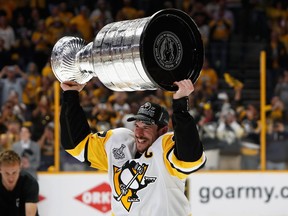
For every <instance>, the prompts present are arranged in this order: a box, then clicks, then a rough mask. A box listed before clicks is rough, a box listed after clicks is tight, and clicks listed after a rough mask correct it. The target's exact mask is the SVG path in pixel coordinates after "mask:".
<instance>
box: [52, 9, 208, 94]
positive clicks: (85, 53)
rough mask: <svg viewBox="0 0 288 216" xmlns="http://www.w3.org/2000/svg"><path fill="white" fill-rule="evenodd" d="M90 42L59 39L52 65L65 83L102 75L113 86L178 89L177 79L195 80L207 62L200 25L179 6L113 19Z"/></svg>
mask: <svg viewBox="0 0 288 216" xmlns="http://www.w3.org/2000/svg"><path fill="white" fill-rule="evenodd" d="M86 44H87V43H86V42H85V41H84V40H83V39H81V38H77V37H70V36H65V37H63V38H61V39H60V40H59V41H58V42H57V43H56V44H55V46H54V48H53V50H52V54H51V66H52V70H53V72H54V74H55V76H56V78H57V79H58V80H59V81H60V82H64V81H75V82H77V83H80V84H83V83H86V82H88V81H89V80H90V79H91V78H93V77H98V79H99V80H100V81H101V83H103V84H104V85H105V86H106V87H107V88H109V89H111V90H113V91H142V90H155V89H157V88H160V89H162V90H166V91H176V90H177V86H175V85H173V83H174V82H175V81H180V80H183V79H191V81H192V82H193V83H195V82H196V80H197V78H198V77H199V75H200V71H201V68H202V65H203V58H204V49H203V43H202V39H201V35H200V32H199V30H198V27H197V25H196V24H195V23H194V21H193V20H192V19H191V17H190V16H189V15H187V14H186V13H184V12H182V11H180V10H177V9H164V10H161V11H158V12H156V13H155V14H153V15H152V16H151V17H145V18H140V19H135V20H125V21H119V22H114V23H110V24H107V25H106V26H104V27H103V28H102V29H101V30H100V31H99V33H98V34H97V35H96V37H95V38H94V41H93V42H90V43H88V44H87V45H86Z"/></svg>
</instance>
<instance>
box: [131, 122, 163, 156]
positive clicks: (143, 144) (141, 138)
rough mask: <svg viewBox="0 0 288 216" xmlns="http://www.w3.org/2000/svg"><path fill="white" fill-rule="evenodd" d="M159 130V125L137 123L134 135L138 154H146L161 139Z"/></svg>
mask: <svg viewBox="0 0 288 216" xmlns="http://www.w3.org/2000/svg"><path fill="white" fill-rule="evenodd" d="M157 128H158V126H157V125H147V124H145V123H143V122H141V121H136V122H135V129H134V134H135V141H136V148H137V151H138V152H140V153H143V152H145V151H146V150H147V149H148V148H149V146H151V145H152V143H153V142H154V141H155V140H156V139H157V138H158V137H159V134H158V130H157Z"/></svg>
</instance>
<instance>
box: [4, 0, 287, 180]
mask: <svg viewBox="0 0 288 216" xmlns="http://www.w3.org/2000/svg"><path fill="white" fill-rule="evenodd" d="M287 6H288V4H287V3H286V2H285V1H279V0H278V1H277V0H274V1H264V0H242V1H240V0H239V1H235V0H234V1H229V0H205V1H203V0H201V1H200V0H174V1H173V0H170V1H169V0H167V1H163V0H159V1H154V0H153V1H152V0H113V1H112V0H97V1H92V0H78V1H75V0H67V1H54V0H50V1H49V0H46V1H45V0H30V1H21V0H15V1H4V0H0V69H1V72H0V78H1V80H0V93H1V94H0V106H1V113H0V150H1V149H15V150H16V151H17V152H18V153H19V154H20V155H21V157H22V158H23V164H24V168H25V169H28V170H30V171H31V172H32V173H33V172H34V175H36V173H35V172H37V171H47V170H53V164H54V109H55V107H54V88H53V83H54V82H55V81H56V82H57V80H56V79H55V76H54V74H53V72H52V69H51V65H50V55H51V50H52V48H53V45H54V44H55V43H56V42H57V41H58V40H59V39H60V38H61V37H63V36H76V37H81V38H83V39H84V40H85V41H87V43H88V42H90V41H93V39H94V37H95V36H96V34H97V33H98V32H99V30H100V29H102V28H103V27H104V26H105V25H106V24H108V23H111V22H118V21H122V20H129V19H136V18H142V17H147V16H150V15H152V14H153V13H155V12H156V11H158V10H160V9H163V8H178V9H181V10H183V11H185V12H186V13H188V14H189V15H190V16H191V17H192V18H193V20H194V21H195V22H196V24H197V25H198V27H199V30H200V33H201V35H202V39H203V43H204V47H205V62H204V65H203V69H202V72H201V76H200V77H199V79H198V80H197V82H196V84H195V88H196V90H195V93H194V94H193V95H191V98H190V103H191V104H190V108H191V110H190V112H191V114H192V115H193V116H194V117H195V119H196V120H197V122H198V127H199V132H200V136H201V139H202V142H203V144H204V147H205V150H206V154H207V157H208V161H207V164H206V167H205V168H206V169H213V170H218V169H225V170H239V169H259V168H260V131H261V125H260V123H259V120H260V114H259V113H260V107H259V106H258V105H256V104H253V103H250V104H244V103H243V100H242V90H243V88H245V85H244V84H243V82H241V80H240V81H239V80H238V79H235V78H234V77H231V76H229V75H228V74H227V73H226V72H227V71H228V70H229V64H228V61H229V43H230V40H231V37H232V36H233V35H235V34H237V35H240V42H242V43H245V42H248V41H252V42H254V43H258V42H259V43H264V44H265V49H266V51H267V80H269V82H267V104H269V110H268V111H267V133H266V134H267V136H266V139H267V148H266V160H267V163H266V166H267V169H286V168H287V161H288V147H287V146H288V142H287V139H288V127H287V126H288V124H287V123H288V67H287V64H288V61H287V60H288V59H287V51H288V10H287ZM236 12H237V13H236ZM236 14H237V16H236ZM239 52H240V51H239ZM239 63H240V62H239ZM240 64H241V63H240ZM220 80H225V81H226V83H227V84H228V85H229V86H230V88H231V89H232V90H233V95H232V96H231V95H230V94H227V93H226V92H225V91H224V90H223V89H221V88H220V87H219V86H220V85H219V83H220ZM80 100H81V105H82V106H83V107H84V110H85V112H86V114H87V117H88V119H89V124H90V126H91V130H92V131H94V132H97V131H102V130H108V129H110V128H115V127H119V126H123V127H127V128H130V129H132V130H133V127H134V125H133V124H130V123H128V122H127V121H126V119H127V118H129V117H130V116H131V115H135V113H136V112H137V110H138V108H139V105H140V104H142V103H143V101H147V100H149V101H152V102H154V103H158V104H161V105H163V106H165V107H167V109H168V111H170V112H171V100H172V94H171V92H165V91H161V90H155V91H141V92H113V91H111V90H109V89H107V88H106V87H105V86H104V85H103V84H102V83H101V82H100V81H99V80H98V79H97V78H93V79H91V80H90V81H89V82H88V83H87V85H86V87H85V89H84V90H83V91H82V92H81V94H80ZM259 100H260V98H259ZM171 125H172V124H170V128H171V129H172V126H171ZM61 169H62V170H89V168H87V167H85V165H82V164H79V163H78V162H76V160H74V159H73V158H71V157H70V156H69V155H68V154H66V153H65V152H63V151H61Z"/></svg>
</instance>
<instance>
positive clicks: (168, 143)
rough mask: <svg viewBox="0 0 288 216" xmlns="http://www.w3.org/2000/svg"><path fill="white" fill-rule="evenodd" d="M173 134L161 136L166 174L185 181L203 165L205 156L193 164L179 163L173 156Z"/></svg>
mask: <svg viewBox="0 0 288 216" xmlns="http://www.w3.org/2000/svg"><path fill="white" fill-rule="evenodd" d="M172 138H173V134H166V135H164V136H163V140H162V148H163V153H164V162H165V166H166V168H167V170H168V172H169V173H170V174H171V175H172V176H176V177H178V178H179V179H186V178H187V177H188V175H189V174H191V173H192V172H195V171H196V170H198V169H199V168H200V167H201V166H202V165H203V164H204V163H205V160H206V159H205V158H206V157H205V154H204V153H203V155H202V157H201V158H200V159H199V160H197V161H194V162H185V161H180V160H178V159H177V157H176V156H175V154H174V145H175V142H174V141H173V139H172Z"/></svg>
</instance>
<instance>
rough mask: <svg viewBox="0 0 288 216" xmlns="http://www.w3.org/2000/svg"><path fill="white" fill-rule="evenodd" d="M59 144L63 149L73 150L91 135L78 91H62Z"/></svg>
mask: <svg viewBox="0 0 288 216" xmlns="http://www.w3.org/2000/svg"><path fill="white" fill-rule="evenodd" d="M60 127H61V144H62V146H63V148H64V149H66V150H69V149H73V148H74V147H75V146H77V144H78V143H80V142H81V141H82V140H83V139H84V138H85V137H86V136H87V135H89V134H90V133H91V130H90V127H89V124H88V122H87V118H86V116H85V113H84V110H83V109H82V107H81V106H80V102H79V92H78V91H72V90H71V91H70V90H68V91H64V92H63V98H62V104H61V112H60Z"/></svg>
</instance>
